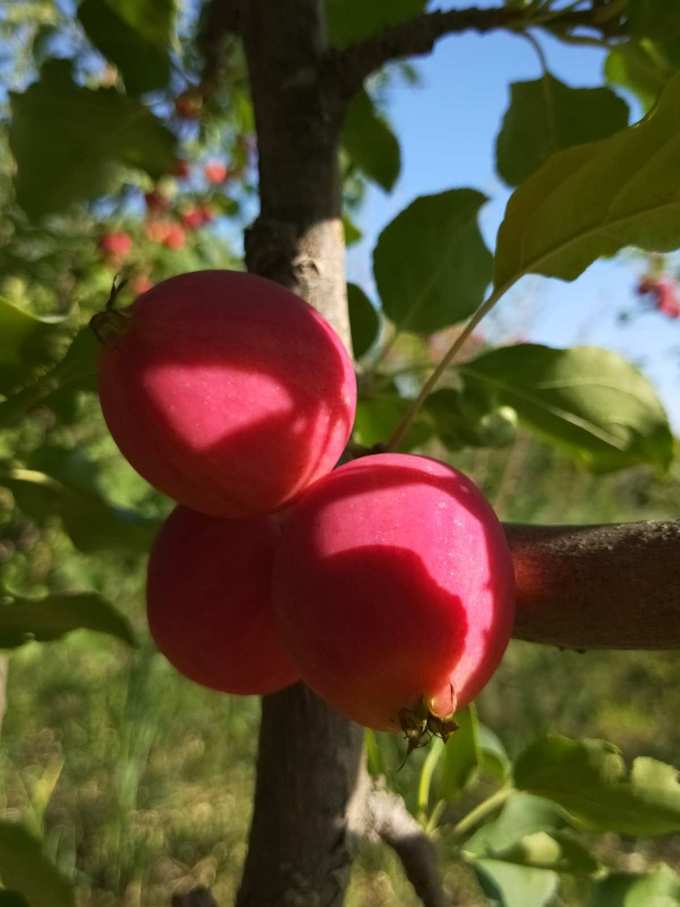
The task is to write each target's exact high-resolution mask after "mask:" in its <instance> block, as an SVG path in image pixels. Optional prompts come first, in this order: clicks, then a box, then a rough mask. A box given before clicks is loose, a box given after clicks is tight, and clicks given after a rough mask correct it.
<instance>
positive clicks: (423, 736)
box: [399, 685, 458, 758]
mask: <svg viewBox="0 0 680 907" xmlns="http://www.w3.org/2000/svg"><path fill="white" fill-rule="evenodd" d="M449 692H450V703H451V710H450V711H449V712H448V714H446V715H440V714H438V713H437V710H436V708H437V703H439V701H440V698H439V696H435V697H431V698H428V699H426V698H425V697H424V696H421V697H420V699H419V700H418V702H417V703H416V705H415V706H413V707H412V708H403V709H400V710H399V724H400V726H401V729H402V731H403V732H404V737H405V739H406V741H407V743H408V747H407V751H406V758H408V757H409V756H410V755H411V753H412V752H413V751H414V750H416V749H418V748H419V747H421V746H427V744H428V743H429V742H430V740H431V738H432V737H440V738H441V739H442V740H443V741H444V743H446V741H447V740H448V739H449V737H450V736H451V734H453V732H454V731H456V730H458V725H457V724H456V722H455V721H454V718H453V716H454V712H455V707H456V699H457V697H456V694H455V692H454V690H453V687H452V686H450V685H449Z"/></svg>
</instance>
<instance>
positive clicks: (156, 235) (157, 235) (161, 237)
mask: <svg viewBox="0 0 680 907" xmlns="http://www.w3.org/2000/svg"><path fill="white" fill-rule="evenodd" d="M171 226H172V224H171V223H170V222H169V221H167V220H150V221H149V222H148V224H147V225H146V235H147V238H148V239H150V240H151V242H160V243H162V242H165V238H166V236H167V235H168V231H169V230H170V227H171Z"/></svg>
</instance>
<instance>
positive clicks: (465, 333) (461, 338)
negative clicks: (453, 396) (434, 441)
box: [385, 286, 507, 451]
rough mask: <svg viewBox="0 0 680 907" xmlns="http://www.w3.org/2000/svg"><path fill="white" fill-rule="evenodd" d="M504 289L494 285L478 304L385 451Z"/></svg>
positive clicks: (406, 426)
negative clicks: (486, 296)
mask: <svg viewBox="0 0 680 907" xmlns="http://www.w3.org/2000/svg"><path fill="white" fill-rule="evenodd" d="M506 289H507V287H505V286H503V287H496V289H494V290H493V292H492V293H491V295H490V296H489V297H488V298H487V299H485V300H484V302H483V303H482V304H481V305H480V306H479V308H478V309H477V311H476V312H474V314H473V315H472V317H471V318H470V320H469V321H468V323H467V324H466V325H465V327H464V328H463V330H462V331H461V332H460V334H459V335H458V336H457V337H456V339H455V340H454V342H453V343H452V344H451V346H450V347H449V349H448V351H447V352H446V353H445V355H444V357H443V358H442V360H441V362H440V363H439V365H438V366H437V367H436V368H435V370H434V371H433V372H432V374H431V375H430V377H429V378H428V379H427V381H426V382H425V384H423V386H422V388H421V390H420V393H419V394H418V396H417V397H416V399H415V400H414V401H413V404H412V405H411V406H410V407H409V408H408V410H407V411H406V413H405V414H404V417H403V418H402V420H401V422H399V424H398V425H397V427H396V428H395V429H394V431H393V432H392V434H391V435H390V438H389V440H388V441H387V444H386V445H385V450H387V451H392V450H397V448H398V447H399V445H400V444H401V442H402V441H403V440H404V437H405V436H406V433H407V432H408V430H409V428H410V427H411V425H412V423H413V420H414V419H415V417H416V416H417V415H418V412H419V411H420V408H421V407H422V405H423V403H424V402H425V400H426V399H427V397H429V395H430V394H431V393H432V391H433V390H434V387H435V385H436V384H437V382H438V381H439V379H440V378H441V376H442V375H443V374H444V372H445V371H446V369H447V368H448V367H449V365H450V364H451V362H452V361H453V358H454V356H455V355H456V354H457V353H458V352H459V350H460V349H461V347H462V346H463V344H464V343H465V341H466V340H467V339H468V337H469V336H470V335H471V334H472V332H473V331H474V329H475V328H476V327H477V325H478V324H479V322H480V321H481V320H482V318H484V316H485V315H487V314H488V313H489V312H490V311H491V309H492V308H493V307H494V306H495V305H496V303H497V302H498V300H499V299H500V298H501V296H502V295H503V293H504V292H505V290H506Z"/></svg>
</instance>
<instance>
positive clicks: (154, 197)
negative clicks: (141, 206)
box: [144, 189, 170, 214]
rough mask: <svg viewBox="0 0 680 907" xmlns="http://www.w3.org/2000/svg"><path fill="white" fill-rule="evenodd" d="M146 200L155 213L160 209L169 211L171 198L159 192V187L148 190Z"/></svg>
mask: <svg viewBox="0 0 680 907" xmlns="http://www.w3.org/2000/svg"><path fill="white" fill-rule="evenodd" d="M144 201H145V202H146V207H147V208H148V210H149V211H151V212H152V213H153V214H156V213H157V212H158V211H167V209H168V208H169V207H170V199H169V198H167V197H166V196H165V195H163V194H162V193H161V192H159V191H158V189H153V190H152V191H151V192H147V193H146V194H145V195H144Z"/></svg>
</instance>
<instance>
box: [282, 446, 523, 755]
mask: <svg viewBox="0 0 680 907" xmlns="http://www.w3.org/2000/svg"><path fill="white" fill-rule="evenodd" d="M285 519H286V521H285V524H284V528H283V534H282V538H281V542H280V544H279V547H278V549H277V553H276V557H275V561H274V579H273V594H274V604H275V607H276V610H277V614H278V617H279V621H280V624H281V630H282V634H283V639H284V643H285V644H286V646H287V647H288V649H289V651H290V653H291V655H292V657H293V660H294V661H295V662H296V664H297V666H298V668H299V670H300V675H301V677H302V679H303V680H304V681H305V683H307V684H308V685H309V686H310V687H312V689H314V690H315V691H316V692H317V693H318V694H319V695H320V696H322V697H323V698H324V699H326V700H327V701H328V702H329V703H330V704H331V705H333V706H335V707H336V708H337V709H338V711H340V712H342V713H344V714H345V715H347V716H348V717H350V718H352V719H354V720H355V721H358V722H359V723H361V724H364V725H366V726H367V727H371V728H376V729H378V730H391V731H398V730H399V729H400V728H401V729H403V730H404V731H406V733H407V736H409V738H410V740H411V739H412V738H413V736H415V737H416V738H418V739H420V736H422V735H423V734H425V733H426V732H427V731H432V732H434V733H437V732H438V731H439V732H440V731H441V730H442V729H443V730H446V728H447V722H449V725H448V730H450V729H451V726H450V720H451V717H452V715H453V713H454V712H455V711H456V709H457V708H461V707H462V706H464V705H466V704H467V703H468V702H469V701H470V700H471V699H473V698H474V697H475V696H476V695H477V693H479V691H480V690H481V688H482V687H483V686H484V685H485V684H486V682H487V681H488V680H489V678H490V677H491V675H492V674H493V672H494V671H495V669H496V668H497V666H498V664H499V662H500V660H501V657H502V655H503V652H504V650H505V647H506V645H507V643H508V640H509V638H510V633H511V629H512V624H513V616H514V603H513V584H514V580H513V570H512V560H511V556H510V551H509V549H508V545H507V542H506V540H505V534H504V532H503V529H502V526H501V525H500V523H499V522H498V520H497V518H496V516H495V514H494V512H493V510H492V509H491V507H490V506H489V504H488V503H487V501H486V499H485V498H484V496H483V495H482V493H481V492H480V491H479V490H478V488H477V487H476V486H475V485H474V484H473V483H472V482H471V481H470V480H469V479H468V478H466V477H465V476H464V475H463V474H462V473H460V472H458V471H456V470H455V469H452V468H451V467H450V466H447V465H446V464H444V463H440V462H439V461H437V460H433V459H430V458H428V457H421V456H415V455H409V454H393V453H390V454H377V455H372V456H366V457H362V458H361V459H358V460H354V461H352V462H351V463H347V464H345V465H343V466H340V467H339V468H338V469H336V470H335V471H334V472H331V473H330V474H329V475H326V476H325V477H324V478H322V479H320V480H319V481H318V482H316V483H315V484H314V485H313V486H312V487H311V488H309V489H308V490H307V491H306V492H305V493H304V495H302V497H301V498H300V500H299V501H298V502H297V503H296V504H295V505H293V507H291V509H290V511H289V513H288V514H287V515H286V518H285ZM442 736H445V734H442Z"/></svg>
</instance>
